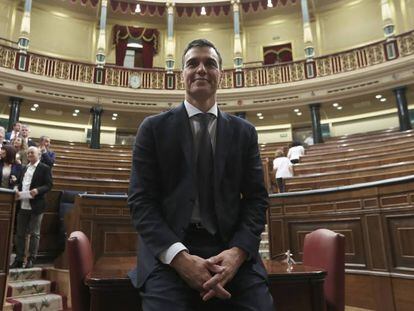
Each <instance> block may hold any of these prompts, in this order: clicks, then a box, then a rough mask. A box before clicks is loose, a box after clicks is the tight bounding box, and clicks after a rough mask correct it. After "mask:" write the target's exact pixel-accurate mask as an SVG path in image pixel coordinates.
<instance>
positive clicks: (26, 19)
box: [16, 0, 32, 71]
mask: <svg viewBox="0 0 414 311" xmlns="http://www.w3.org/2000/svg"><path fill="white" fill-rule="evenodd" d="M31 11H32V0H26V1H25V3H24V12H23V18H22V24H21V26H20V36H19V39H18V41H17V46H18V48H19V53H18V54H17V59H16V69H18V70H22V71H26V70H27V67H28V57H27V50H28V49H29V43H30V39H29V37H30V12H31Z"/></svg>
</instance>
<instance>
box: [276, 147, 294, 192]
mask: <svg viewBox="0 0 414 311" xmlns="http://www.w3.org/2000/svg"><path fill="white" fill-rule="evenodd" d="M273 170H274V171H275V172H276V184H277V188H278V189H279V193H281V192H285V181H284V179H285V178H288V177H292V176H293V169H292V163H291V162H290V160H289V159H288V158H287V157H285V155H284V154H283V150H281V149H278V150H276V153H275V159H274V160H273Z"/></svg>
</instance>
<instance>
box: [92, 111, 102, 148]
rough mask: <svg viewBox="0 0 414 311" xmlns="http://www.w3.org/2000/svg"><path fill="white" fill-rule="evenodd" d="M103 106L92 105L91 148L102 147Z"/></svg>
mask: <svg viewBox="0 0 414 311" xmlns="http://www.w3.org/2000/svg"><path fill="white" fill-rule="evenodd" d="M103 111H104V110H103V108H102V107H101V106H95V107H92V108H91V110H90V113H91V114H92V133H91V144H90V148H92V149H100V148H101V143H100V141H101V114H102V112H103Z"/></svg>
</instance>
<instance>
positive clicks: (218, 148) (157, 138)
mask: <svg viewBox="0 0 414 311" xmlns="http://www.w3.org/2000/svg"><path fill="white" fill-rule="evenodd" d="M221 66H222V60H221V56H220V54H219V52H218V51H217V49H216V48H215V47H214V45H213V44H212V43H211V42H209V41H207V40H203V39H200V40H194V41H192V42H191V43H190V44H189V45H188V47H187V48H186V50H185V51H184V55H183V72H182V75H183V80H184V84H185V88H186V94H185V101H184V103H183V104H182V105H180V106H179V107H177V108H175V109H172V110H170V111H168V112H165V113H161V114H159V115H156V116H151V117H148V118H146V119H145V120H144V121H143V123H142V124H141V126H140V128H139V130H138V134H137V138H136V143H135V147H134V152H133V164H132V171H131V181H130V189H129V198H128V204H129V206H130V209H131V217H132V220H133V224H134V226H135V227H136V229H137V231H138V234H139V245H138V265H137V269H136V270H135V271H134V272H132V273H130V277H131V279H132V281H133V282H134V284H135V285H136V287H138V288H140V291H141V296H142V304H143V310H144V311H159V310H168V311H178V310H180V311H184V310H186V311H196V310H197V311H198V310H214V311H218V310H226V311H227V310H237V311H242V310H257V311H270V310H273V302H272V297H271V295H270V293H269V290H268V286H267V275H266V271H265V269H264V267H263V263H262V261H261V259H260V256H259V253H258V249H259V243H260V234H261V232H262V231H263V229H264V224H265V211H266V208H267V205H268V203H267V192H266V190H265V187H264V183H263V172H262V165H261V160H260V157H259V151H258V146H257V133H256V130H255V128H254V127H253V126H252V125H251V124H250V123H248V122H247V121H245V120H243V119H241V118H238V117H235V116H232V115H229V114H227V113H224V112H222V111H220V110H219V109H218V107H217V101H216V91H217V88H218V85H219V83H220V79H221Z"/></svg>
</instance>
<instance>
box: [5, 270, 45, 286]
mask: <svg viewBox="0 0 414 311" xmlns="http://www.w3.org/2000/svg"><path fill="white" fill-rule="evenodd" d="M42 276H43V269H42V268H39V267H33V268H29V269H10V270H9V282H15V281H24V280H38V279H41V278H42Z"/></svg>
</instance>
